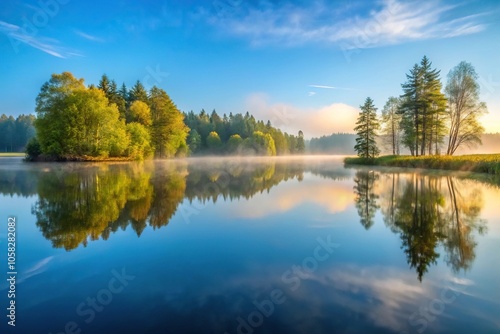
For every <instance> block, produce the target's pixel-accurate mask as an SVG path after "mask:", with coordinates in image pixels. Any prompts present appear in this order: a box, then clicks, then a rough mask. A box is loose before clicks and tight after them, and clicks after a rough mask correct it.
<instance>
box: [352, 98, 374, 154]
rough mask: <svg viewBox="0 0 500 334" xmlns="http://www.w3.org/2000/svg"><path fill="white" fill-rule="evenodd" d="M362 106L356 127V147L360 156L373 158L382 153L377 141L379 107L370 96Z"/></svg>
mask: <svg viewBox="0 0 500 334" xmlns="http://www.w3.org/2000/svg"><path fill="white" fill-rule="evenodd" d="M360 108H361V112H360V113H359V116H358V120H357V122H356V127H355V128H354V131H356V134H357V138H356V145H355V146H354V149H355V150H356V152H357V153H358V156H359V157H361V158H366V159H373V158H375V157H376V156H378V155H379V154H380V150H379V148H378V147H377V142H376V137H377V131H378V130H379V128H380V125H379V122H378V119H377V108H375V106H374V105H373V100H372V99H371V98H369V97H367V98H366V100H365V104H363V105H362V106H361V107H360Z"/></svg>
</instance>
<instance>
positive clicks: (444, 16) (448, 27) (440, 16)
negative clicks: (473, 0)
mask: <svg viewBox="0 0 500 334" xmlns="http://www.w3.org/2000/svg"><path fill="white" fill-rule="evenodd" d="M360 5H361V6H366V3H361V4H360ZM456 8H457V6H455V5H454V6H450V5H445V4H443V3H442V2H440V1H432V2H430V1H429V2H422V1H400V0H384V1H382V2H381V4H380V5H378V6H377V8H372V10H371V11H370V13H369V14H368V15H366V16H359V15H358V13H346V12H342V11H339V8H336V7H335V6H332V4H330V3H328V4H327V2H325V1H316V2H311V3H309V5H308V6H307V7H299V6H296V5H291V4H285V5H282V4H281V5H269V6H266V7H260V8H257V7H251V6H250V5H245V4H242V5H240V7H238V8H235V10H234V13H232V15H229V16H225V17H222V18H221V17H218V16H211V17H210V18H209V22H210V23H212V24H214V25H215V26H219V27H220V28H222V29H223V30H224V31H225V32H228V33H230V34H234V35H238V36H245V37H248V38H249V39H250V40H251V43H252V44H253V45H262V44H276V43H279V44H281V45H287V46H288V45H299V44H304V43H308V42H320V43H329V44H338V45H340V46H341V47H342V48H344V49H356V48H370V47H377V46H382V45H389V44H400V43H404V42H407V41H416V40H426V39H437V38H451V37H457V36H462V35H470V34H475V33H478V32H480V31H482V30H484V29H485V25H483V24H482V23H481V22H480V20H479V18H480V17H481V16H482V15H483V14H476V15H469V16H460V15H457V14H456V11H455V9H456ZM354 14H356V15H354Z"/></svg>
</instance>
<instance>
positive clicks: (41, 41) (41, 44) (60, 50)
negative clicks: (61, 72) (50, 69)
mask: <svg viewBox="0 0 500 334" xmlns="http://www.w3.org/2000/svg"><path fill="white" fill-rule="evenodd" d="M0 32H2V33H4V34H5V35H7V37H8V38H9V40H10V41H11V44H12V47H13V48H14V50H15V51H17V47H18V45H19V44H20V43H23V44H26V45H28V46H31V47H33V48H35V49H38V50H41V51H43V52H45V53H48V54H50V55H52V56H54V57H58V58H67V57H70V56H76V55H79V54H78V52H76V51H72V50H69V49H68V48H65V47H62V46H61V45H59V41H57V40H56V39H53V38H48V37H43V36H38V35H37V34H28V33H26V31H24V29H22V28H21V27H19V26H17V25H15V24H11V23H8V22H4V21H0Z"/></svg>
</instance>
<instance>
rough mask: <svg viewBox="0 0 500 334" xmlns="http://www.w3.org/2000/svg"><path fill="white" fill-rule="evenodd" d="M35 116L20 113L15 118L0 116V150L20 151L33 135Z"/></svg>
mask: <svg viewBox="0 0 500 334" xmlns="http://www.w3.org/2000/svg"><path fill="white" fill-rule="evenodd" d="M34 121H35V116H33V115H20V116H18V117H17V118H14V117H12V116H7V115H5V114H2V115H1V116H0V152H22V151H24V149H25V147H26V144H27V143H28V141H29V140H30V139H31V138H33V137H34V136H35V127H34V126H33V123H34Z"/></svg>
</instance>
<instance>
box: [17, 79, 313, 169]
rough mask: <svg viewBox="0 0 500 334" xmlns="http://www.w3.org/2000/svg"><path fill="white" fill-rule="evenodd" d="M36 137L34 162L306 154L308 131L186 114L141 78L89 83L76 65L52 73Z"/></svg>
mask: <svg viewBox="0 0 500 334" xmlns="http://www.w3.org/2000/svg"><path fill="white" fill-rule="evenodd" d="M36 114H37V116H36V118H34V116H29V117H31V118H30V121H31V122H32V123H33V124H34V129H35V130H36V136H34V134H32V138H31V140H30V141H29V142H28V143H27V145H26V160H28V161H125V160H144V159H150V158H158V159H163V158H172V157H186V156H189V155H228V154H231V155H263V156H275V155H289V154H303V153H304V150H305V141H304V134H303V133H302V131H299V132H298V135H297V136H295V135H291V134H288V133H286V132H282V131H281V130H280V129H277V128H275V127H273V126H272V125H271V122H270V121H267V123H264V121H262V120H256V119H255V117H254V116H252V115H250V113H249V112H246V114H245V115H243V114H241V113H236V114H233V113H230V114H229V116H228V115H226V114H224V115H223V117H220V116H219V115H218V114H217V112H216V111H215V110H213V111H212V113H211V114H210V115H209V114H208V113H207V112H205V110H202V111H201V112H200V113H199V114H195V113H194V112H193V111H190V112H189V113H182V112H181V111H179V109H178V108H177V106H176V105H175V104H174V102H173V101H172V99H171V98H170V96H169V95H168V94H167V93H166V92H165V91H164V90H163V89H161V88H158V87H156V86H153V87H152V88H151V89H150V90H149V92H148V91H147V90H146V89H145V87H144V85H143V84H142V83H141V82H140V81H137V82H136V84H135V85H134V86H133V87H132V88H131V89H130V90H129V89H127V87H126V86H125V84H123V85H122V86H121V89H119V90H118V89H117V84H116V82H115V81H114V80H110V79H109V78H108V77H107V76H106V75H103V76H102V78H101V80H100V82H99V84H98V85H97V86H95V85H92V84H91V85H89V86H86V85H85V84H84V80H83V79H77V78H75V77H74V76H73V74H72V73H70V72H63V73H61V74H53V75H52V77H51V79H50V80H49V81H48V82H46V83H45V84H44V85H43V86H42V88H41V90H40V93H39V94H38V97H37V98H36Z"/></svg>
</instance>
